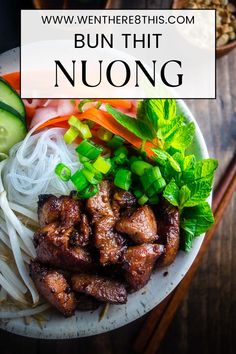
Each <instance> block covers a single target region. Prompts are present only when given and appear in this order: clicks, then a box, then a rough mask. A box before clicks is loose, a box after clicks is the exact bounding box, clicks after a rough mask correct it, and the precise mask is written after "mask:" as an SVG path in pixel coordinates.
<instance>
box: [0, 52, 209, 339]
mask: <svg viewBox="0 0 236 354" xmlns="http://www.w3.org/2000/svg"><path fill="white" fill-rule="evenodd" d="M17 70H19V48H16V49H12V50H10V51H8V52H6V53H4V54H2V55H0V75H1V74H5V73H8V72H12V71H17ZM178 107H179V109H180V110H181V111H182V112H183V113H184V115H185V117H186V118H187V120H188V121H193V122H194V123H195V126H196V135H195V138H194V141H193V144H192V146H191V150H189V152H192V153H194V154H196V156H197V158H208V157H209V156H208V151H207V147H206V143H205V140H204V138H203V136H202V133H201V131H200V129H199V126H198V124H197V122H196V120H195V118H194V117H193V115H192V114H191V112H190V111H189V109H188V107H187V106H186V104H185V103H184V102H183V101H181V100H179V101H178ZM209 202H211V198H209ZM203 237H204V235H202V236H200V237H198V238H196V239H195V240H194V242H193V247H192V249H191V251H190V252H189V253H184V252H182V251H180V252H179V253H178V255H177V257H176V260H175V262H174V263H173V264H172V265H171V266H169V267H167V268H162V269H159V270H157V271H155V272H154V273H153V274H152V276H151V279H150V281H149V282H148V284H147V285H146V286H145V288H143V289H141V290H139V291H138V292H136V293H134V294H131V295H129V296H128V302H127V304H125V305H120V306H119V305H111V306H110V307H109V311H108V313H107V315H106V316H105V317H104V318H103V319H102V320H101V321H99V313H100V311H101V309H98V310H96V311H93V312H90V311H89V312H77V313H76V315H75V316H73V317H71V318H67V319H65V318H63V316H62V315H60V314H59V313H57V312H56V311H53V310H51V311H50V312H48V314H47V321H45V322H44V323H43V324H42V325H41V326H39V324H38V323H37V322H36V321H32V322H31V323H30V324H26V323H25V321H24V320H23V319H11V320H9V321H5V320H4V321H2V322H0V328H2V329H5V330H7V331H9V332H12V333H16V334H20V335H23V336H27V337H35V338H45V339H56V338H57V339H63V338H78V337H85V336H91V335H95V334H99V333H104V332H107V331H111V330H113V329H116V328H118V327H121V326H124V325H126V324H128V323H130V322H132V321H134V320H136V319H138V318H139V317H141V316H143V315H145V314H146V313H147V312H148V311H150V310H151V309H153V308H154V307H155V306H157V305H158V304H159V303H160V302H161V301H162V300H164V299H165V297H166V296H168V295H169V294H170V292H171V291H172V290H173V289H174V288H175V287H176V286H177V285H178V284H179V282H180V281H181V279H182V278H183V277H184V275H185V274H186V272H187V271H188V269H189V268H190V266H191V264H192V262H193V261H194V259H195V257H196V255H197V253H198V251H199V249H200V247H201V244H202V241H203ZM165 272H168V274H167V275H166V276H163V274H164V273H165Z"/></svg>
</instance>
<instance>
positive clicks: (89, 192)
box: [79, 185, 98, 199]
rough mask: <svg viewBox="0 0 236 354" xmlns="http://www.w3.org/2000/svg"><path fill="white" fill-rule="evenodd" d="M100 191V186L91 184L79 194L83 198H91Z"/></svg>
mask: <svg viewBox="0 0 236 354" xmlns="http://www.w3.org/2000/svg"><path fill="white" fill-rule="evenodd" d="M97 192H98V187H97V186H95V185H90V186H88V187H86V188H85V189H84V190H83V191H82V192H81V193H80V194H79V196H80V197H81V198H86V199H87V198H91V197H93V196H94V195H95V194H96V193H97Z"/></svg>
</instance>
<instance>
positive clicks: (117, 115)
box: [106, 104, 155, 140]
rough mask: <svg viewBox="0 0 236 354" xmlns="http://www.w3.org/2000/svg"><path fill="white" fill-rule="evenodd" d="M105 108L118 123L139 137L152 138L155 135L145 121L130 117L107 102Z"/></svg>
mask: <svg viewBox="0 0 236 354" xmlns="http://www.w3.org/2000/svg"><path fill="white" fill-rule="evenodd" d="M106 109H107V112H108V113H110V114H111V115H112V117H113V118H114V119H115V120H116V121H117V122H118V123H119V124H120V125H122V126H123V127H124V128H126V129H127V130H129V131H130V132H131V133H133V134H134V135H136V136H138V137H139V138H140V139H143V140H152V139H153V138H154V137H155V135H154V134H153V131H152V129H150V127H149V126H148V124H147V123H146V122H144V121H142V120H138V119H135V118H133V117H130V116H128V115H126V114H124V113H122V112H120V111H118V110H117V109H115V108H113V107H112V106H111V105H109V104H106Z"/></svg>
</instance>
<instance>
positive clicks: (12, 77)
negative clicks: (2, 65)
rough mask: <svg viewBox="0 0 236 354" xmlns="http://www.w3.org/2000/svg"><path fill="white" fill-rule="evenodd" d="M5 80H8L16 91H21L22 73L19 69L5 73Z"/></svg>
mask: <svg viewBox="0 0 236 354" xmlns="http://www.w3.org/2000/svg"><path fill="white" fill-rule="evenodd" d="M2 77H3V79H4V80H6V81H7V82H8V83H9V85H11V86H12V87H13V88H14V89H15V90H16V91H20V73H19V71H16V72H13V73H9V74H5V75H3V76H2Z"/></svg>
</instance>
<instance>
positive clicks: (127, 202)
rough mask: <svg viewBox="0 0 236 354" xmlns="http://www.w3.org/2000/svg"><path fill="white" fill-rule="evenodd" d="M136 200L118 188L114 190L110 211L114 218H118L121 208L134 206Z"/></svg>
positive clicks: (130, 194)
mask: <svg viewBox="0 0 236 354" xmlns="http://www.w3.org/2000/svg"><path fill="white" fill-rule="evenodd" d="M136 203H137V200H136V198H135V196H134V195H133V194H132V193H130V192H128V191H124V190H123V189H120V188H115V189H114V191H113V196H112V210H113V213H114V215H115V217H116V218H118V217H119V216H120V211H121V210H122V209H123V208H126V209H127V208H130V207H133V206H135V204H136Z"/></svg>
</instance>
